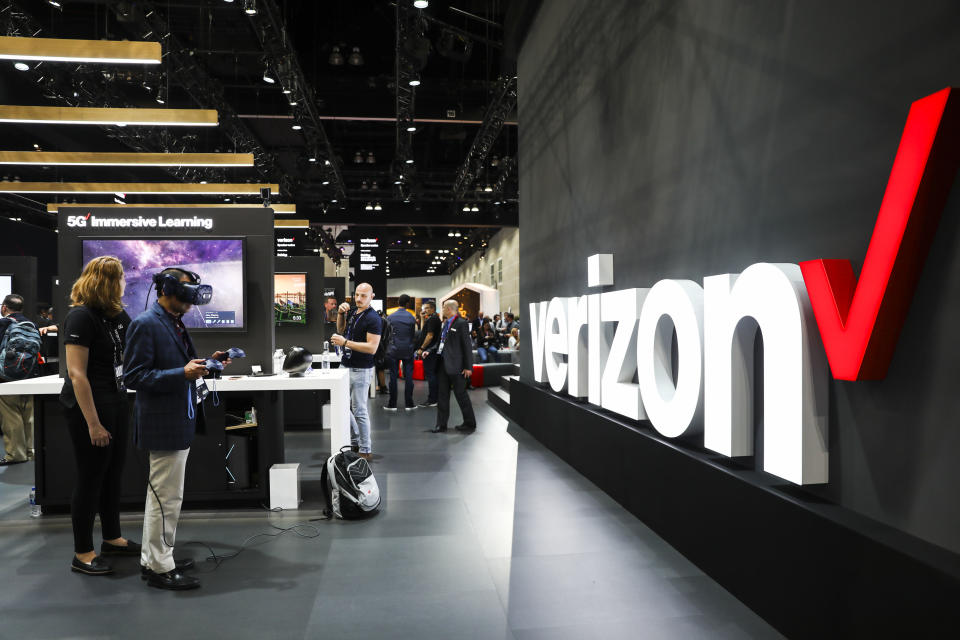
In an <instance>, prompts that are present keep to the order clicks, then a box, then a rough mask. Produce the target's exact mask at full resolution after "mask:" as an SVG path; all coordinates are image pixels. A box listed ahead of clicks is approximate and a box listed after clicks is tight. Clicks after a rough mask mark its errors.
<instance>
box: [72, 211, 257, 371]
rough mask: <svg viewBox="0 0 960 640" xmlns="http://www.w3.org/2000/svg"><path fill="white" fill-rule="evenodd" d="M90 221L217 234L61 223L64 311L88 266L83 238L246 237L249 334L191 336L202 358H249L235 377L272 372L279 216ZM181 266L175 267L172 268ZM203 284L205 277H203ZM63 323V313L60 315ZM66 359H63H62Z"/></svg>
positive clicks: (171, 214)
mask: <svg viewBox="0 0 960 640" xmlns="http://www.w3.org/2000/svg"><path fill="white" fill-rule="evenodd" d="M83 211H84V215H85V214H86V212H90V213H91V214H92V215H94V216H98V217H103V218H108V217H136V216H142V217H145V218H146V217H156V216H158V215H162V216H163V217H165V218H180V217H182V218H193V217H195V216H196V217H199V218H211V219H212V220H213V228H212V229H211V230H210V231H204V230H202V229H187V228H182V229H175V228H174V229H165V230H163V231H160V230H157V229H149V230H148V229H134V228H126V229H120V228H105V229H96V230H94V229H90V228H85V227H69V226H67V224H66V222H65V220H66V218H65V217H61V219H60V227H59V229H60V233H59V238H58V254H59V264H60V283H61V287H60V290H61V293H59V296H60V297H61V298H62V299H60V300H58V301H57V304H56V306H57V307H58V308H59V309H66V307H67V305H68V304H69V303H68V301H67V299H66V298H67V296H68V295H69V283H72V282H73V281H74V280H76V278H77V276H79V275H80V270H81V269H82V267H83V265H82V264H81V262H82V252H81V243H80V239H81V238H83V237H117V238H122V237H130V238H149V237H156V238H169V237H177V236H187V237H204V236H210V237H243V238H246V269H245V274H244V275H245V282H244V284H245V286H246V294H247V308H246V324H247V327H246V331H244V332H242V333H240V332H233V331H231V332H226V331H202V332H201V331H194V332H192V333H191V337H192V338H193V343H194V346H195V347H196V349H197V353H198V355H199V356H200V357H204V356H208V355H210V354H211V353H213V352H214V351H217V350H220V349H226V348H228V347H240V348H242V349H243V350H244V351H246V353H247V357H246V358H245V359H243V360H240V361H238V362H236V363H234V364H232V365H231V367H230V371H232V372H234V373H240V374H242V373H249V372H250V365H254V364H259V365H261V366H262V367H263V370H264V371H269V370H270V368H271V366H272V365H271V362H272V360H271V356H272V354H273V349H274V346H273V345H274V332H273V329H274V326H273V324H274V323H273V263H274V234H273V211H272V210H271V209H265V208H263V207H251V208H250V209H157V210H151V209H129V210H124V209H96V208H91V209H83ZM171 266H175V265H171ZM200 276H201V278H202V277H203V274H200ZM127 311H128V313H129V314H130V316H131V317H136V316H137V315H139V313H141V312H142V309H128V310H127ZM58 313H59V314H60V317H62V312H58ZM61 349H62V346H61ZM62 357H63V354H62V353H61V358H62Z"/></svg>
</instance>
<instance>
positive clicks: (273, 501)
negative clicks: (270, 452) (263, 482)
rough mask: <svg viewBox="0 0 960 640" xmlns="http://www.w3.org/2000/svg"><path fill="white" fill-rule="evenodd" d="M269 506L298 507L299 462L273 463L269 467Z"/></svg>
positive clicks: (275, 507) (272, 507)
mask: <svg viewBox="0 0 960 640" xmlns="http://www.w3.org/2000/svg"><path fill="white" fill-rule="evenodd" d="M270 508H271V509H277V508H280V509H299V508H300V463H299V462H290V463H285V464H275V465H273V466H272V467H270Z"/></svg>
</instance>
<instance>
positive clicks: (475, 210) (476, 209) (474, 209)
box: [470, 205, 480, 213]
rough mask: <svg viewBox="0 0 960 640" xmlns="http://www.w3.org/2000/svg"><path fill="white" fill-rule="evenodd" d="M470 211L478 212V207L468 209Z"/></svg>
mask: <svg viewBox="0 0 960 640" xmlns="http://www.w3.org/2000/svg"><path fill="white" fill-rule="evenodd" d="M470 211H473V212H474V213H476V212H477V211H480V207H478V206H477V205H473V206H472V207H470Z"/></svg>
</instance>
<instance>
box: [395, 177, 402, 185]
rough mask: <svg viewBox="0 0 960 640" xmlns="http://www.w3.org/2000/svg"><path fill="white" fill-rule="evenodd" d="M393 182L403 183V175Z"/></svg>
mask: <svg viewBox="0 0 960 640" xmlns="http://www.w3.org/2000/svg"><path fill="white" fill-rule="evenodd" d="M393 184H403V176H400V177H399V178H397V179H396V180H394V181H393Z"/></svg>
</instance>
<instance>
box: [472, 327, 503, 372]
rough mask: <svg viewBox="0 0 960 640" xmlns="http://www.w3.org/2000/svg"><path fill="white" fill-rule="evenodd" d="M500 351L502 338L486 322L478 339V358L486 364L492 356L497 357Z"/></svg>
mask: <svg viewBox="0 0 960 640" xmlns="http://www.w3.org/2000/svg"><path fill="white" fill-rule="evenodd" d="M499 350H500V337H499V336H498V335H497V333H496V332H495V331H494V330H493V327H492V326H490V321H489V320H486V321H485V322H484V323H483V324H482V325H481V326H480V331H479V333H478V337H477V357H479V358H480V362H486V361H487V360H488V359H489V358H490V357H491V356H496V355H497V351H499Z"/></svg>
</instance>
